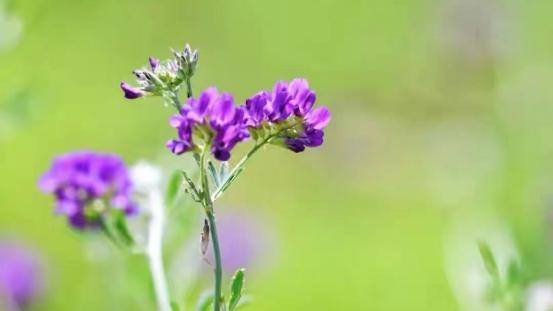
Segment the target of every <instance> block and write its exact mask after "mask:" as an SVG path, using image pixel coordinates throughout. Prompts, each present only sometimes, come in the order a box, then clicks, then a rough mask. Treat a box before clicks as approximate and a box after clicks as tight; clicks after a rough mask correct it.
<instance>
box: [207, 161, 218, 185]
mask: <svg viewBox="0 0 553 311" xmlns="http://www.w3.org/2000/svg"><path fill="white" fill-rule="evenodd" d="M207 168H208V169H209V174H210V175H211V180H212V181H213V184H214V185H215V187H219V185H220V184H221V179H219V174H218V173H217V169H216V168H215V165H213V162H211V161H208V162H207Z"/></svg>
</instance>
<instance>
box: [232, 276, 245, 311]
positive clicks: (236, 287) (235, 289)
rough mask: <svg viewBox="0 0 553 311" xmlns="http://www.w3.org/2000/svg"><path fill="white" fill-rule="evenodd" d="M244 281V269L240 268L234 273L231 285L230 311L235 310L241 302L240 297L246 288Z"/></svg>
mask: <svg viewBox="0 0 553 311" xmlns="http://www.w3.org/2000/svg"><path fill="white" fill-rule="evenodd" d="M244 281H245V275H244V269H239V270H238V271H236V273H235V274H234V277H233V278H232V283H231V285H230V298H229V303H228V308H229V311H233V310H234V309H235V308H236V306H237V305H238V303H239V302H240V298H242V290H243V289H244Z"/></svg>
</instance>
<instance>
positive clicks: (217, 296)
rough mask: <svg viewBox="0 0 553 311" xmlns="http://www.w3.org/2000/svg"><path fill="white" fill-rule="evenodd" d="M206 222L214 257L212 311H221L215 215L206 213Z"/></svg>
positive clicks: (221, 282)
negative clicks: (209, 231) (207, 222)
mask: <svg viewBox="0 0 553 311" xmlns="http://www.w3.org/2000/svg"><path fill="white" fill-rule="evenodd" d="M207 220H208V221H209V228H210V230H211V241H212V246H213V256H214V257H215V289H214V297H215V298H214V300H213V310H214V311H219V310H220V309H221V301H222V299H221V298H222V293H221V289H222V285H223V265H222V262H221V248H220V246H219V235H218V233H217V222H216V221H215V213H214V212H213V211H210V212H207Z"/></svg>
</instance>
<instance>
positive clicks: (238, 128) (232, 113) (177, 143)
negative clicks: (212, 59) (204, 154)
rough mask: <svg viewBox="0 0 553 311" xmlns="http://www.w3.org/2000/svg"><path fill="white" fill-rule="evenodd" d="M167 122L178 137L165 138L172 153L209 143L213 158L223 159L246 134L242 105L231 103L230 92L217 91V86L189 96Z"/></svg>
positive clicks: (228, 155)
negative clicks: (194, 95)
mask: <svg viewBox="0 0 553 311" xmlns="http://www.w3.org/2000/svg"><path fill="white" fill-rule="evenodd" d="M169 124H170V125H171V126H172V127H174V128H176V129H177V136H178V138H177V139H172V140H170V141H169V142H167V148H168V149H169V150H171V152H173V153H175V154H182V153H184V152H186V151H189V150H193V149H195V148H196V147H200V148H207V147H210V148H211V153H212V154H213V156H214V157H215V158H216V159H218V160H221V161H226V160H228V159H229V158H230V151H231V150H232V149H233V148H234V146H235V145H236V144H237V143H239V142H241V141H243V140H245V139H247V138H248V137H249V133H248V130H247V128H246V125H245V124H246V122H245V112H244V110H243V108H241V107H237V106H235V105H234V99H233V97H232V95H230V94H229V93H219V91H217V89H216V88H208V89H206V90H205V91H203V92H202V93H201V94H200V96H199V97H198V98H189V99H188V102H187V104H186V105H184V106H183V107H182V109H181V111H180V113H179V114H177V115H174V116H172V117H171V118H170V119H169Z"/></svg>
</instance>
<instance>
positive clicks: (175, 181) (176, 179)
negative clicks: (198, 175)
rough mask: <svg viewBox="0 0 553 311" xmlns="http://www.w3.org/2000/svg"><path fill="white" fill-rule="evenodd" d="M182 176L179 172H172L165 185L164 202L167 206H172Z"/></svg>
mask: <svg viewBox="0 0 553 311" xmlns="http://www.w3.org/2000/svg"><path fill="white" fill-rule="evenodd" d="M182 178H183V177H182V175H181V173H180V172H179V171H174V172H173V173H172V174H171V177H170V178H169V183H168V184H167V191H166V192H165V202H167V204H169V205H170V204H172V203H173V202H175V198H176V197H177V194H178V193H179V187H180V186H181V184H182Z"/></svg>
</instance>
